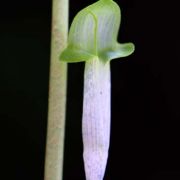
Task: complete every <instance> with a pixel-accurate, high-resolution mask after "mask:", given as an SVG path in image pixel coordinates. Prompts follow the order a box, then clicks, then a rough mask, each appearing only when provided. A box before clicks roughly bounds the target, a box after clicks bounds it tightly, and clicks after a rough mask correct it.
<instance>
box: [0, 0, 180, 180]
mask: <svg viewBox="0 0 180 180" xmlns="http://www.w3.org/2000/svg"><path fill="white" fill-rule="evenodd" d="M93 2H95V1H93V0H86V1H85V0H78V1H73V0H70V22H72V19H73V17H74V16H75V14H76V13H77V12H78V11H79V10H80V9H82V8H83V7H85V6H87V5H89V4H90V3H93ZM116 2H117V3H118V4H119V5H120V6H121V10H122V22H121V29H120V33H119V41H120V42H128V41H131V42H133V43H134V44H135V45H136V51H135V53H134V54H133V55H132V56H129V57H128V58H122V59H119V60H114V61H112V63H111V70H112V127H111V146H110V151H109V161H108V165H107V171H106V175H105V178H104V179H105V180H113V179H116V180H120V179H122V180H129V179H135V178H136V179H139V180H141V179H142V180H157V179H165V180H166V179H169V180H174V179H180V163H179V162H180V153H179V152H180V148H179V138H180V125H179V124H180V123H179V120H180V93H179V92H180V85H179V84H180V81H179V78H180V70H179V69H180V57H179V53H178V43H177V42H178V39H179V34H178V33H179V31H178V25H179V18H178V13H177V12H178V10H177V7H178V5H177V1H173V0H172V1H170V2H169V1H161V0H159V1H156V0H151V1H150V0H147V1H139V0H116ZM175 3H176V4H175ZM50 31H51V0H38V1H36V0H31V1H22V0H16V1H12V0H10V1H4V2H1V5H0V123H1V124H0V139H1V143H0V164H1V169H0V179H1V180H43V174H44V156H45V142H46V125H47V105H48V104H47V102H48V81H49V64H50V35H51V34H50ZM83 70H84V64H83V63H76V64H69V71H68V76H69V79H68V95H67V99H68V101H67V123H66V136H65V156H64V178H63V179H64V180H81V179H82V180H84V179H85V177H84V169H83V159H82V139H81V113H82V92H83Z"/></svg>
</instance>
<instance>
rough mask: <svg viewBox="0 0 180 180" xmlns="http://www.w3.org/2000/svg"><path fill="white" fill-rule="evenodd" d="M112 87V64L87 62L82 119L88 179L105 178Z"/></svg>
mask: <svg viewBox="0 0 180 180" xmlns="http://www.w3.org/2000/svg"><path fill="white" fill-rule="evenodd" d="M110 86H111V84H110V62H109V61H108V62H106V63H104V62H103V61H101V60H100V59H98V58H94V59H92V60H89V61H86V64H85V73H84V101H83V119H82V134H83V146H84V152H83V158H84V166H85V174H86V180H102V179H103V177H104V173H105V169H106V164H107V158H108V149H109V140H110V93H111V90H110Z"/></svg>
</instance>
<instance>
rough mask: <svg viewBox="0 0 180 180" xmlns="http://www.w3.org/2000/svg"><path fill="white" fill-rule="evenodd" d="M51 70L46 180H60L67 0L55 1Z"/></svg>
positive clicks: (64, 102)
mask: <svg viewBox="0 0 180 180" xmlns="http://www.w3.org/2000/svg"><path fill="white" fill-rule="evenodd" d="M52 3H53V7H52V38H51V65H50V66H51V67H50V79H49V81H50V85H49V86H50V88H49V109H48V126H47V144H46V158H45V180H61V179H62V172H63V151H64V133H65V132H64V131H65V130H64V128H65V106H66V81H67V65H66V63H62V62H60V61H59V54H60V53H61V51H62V50H63V49H64V48H65V46H66V43H67V33H68V0H53V2H52Z"/></svg>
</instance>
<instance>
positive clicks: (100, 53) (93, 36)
mask: <svg viewBox="0 0 180 180" xmlns="http://www.w3.org/2000/svg"><path fill="white" fill-rule="evenodd" d="M120 19H121V14H120V8H119V6H118V5H117V4H116V3H115V2H114V1H112V0H99V1H97V2H96V3H94V4H92V5H90V6H88V7H86V8H84V9H83V10H81V11H80V12H79V13H78V14H77V15H76V17H75V18H74V20H73V22H72V25H71V27H70V32H69V38H68V46H67V48H66V49H65V50H64V51H63V52H62V53H61V55H60V60H62V61H66V62H80V61H87V60H89V59H92V58H94V57H98V58H99V59H101V60H103V61H105V62H107V61H109V60H112V59H115V58H120V57H125V56H128V55H130V54H132V53H133V51H134V45H133V44H132V43H125V44H120V43H118V42H117V36H118V31H119V26H120Z"/></svg>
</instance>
